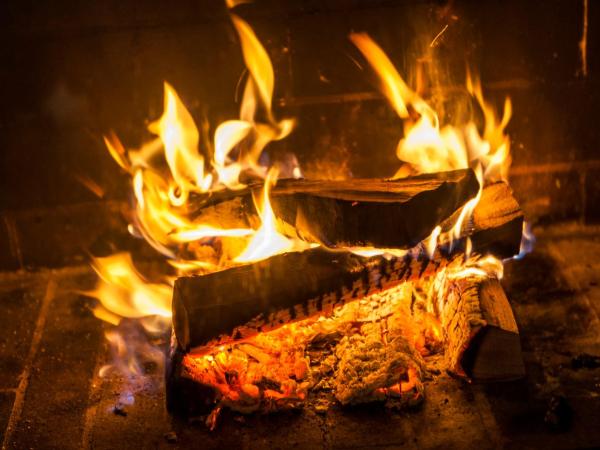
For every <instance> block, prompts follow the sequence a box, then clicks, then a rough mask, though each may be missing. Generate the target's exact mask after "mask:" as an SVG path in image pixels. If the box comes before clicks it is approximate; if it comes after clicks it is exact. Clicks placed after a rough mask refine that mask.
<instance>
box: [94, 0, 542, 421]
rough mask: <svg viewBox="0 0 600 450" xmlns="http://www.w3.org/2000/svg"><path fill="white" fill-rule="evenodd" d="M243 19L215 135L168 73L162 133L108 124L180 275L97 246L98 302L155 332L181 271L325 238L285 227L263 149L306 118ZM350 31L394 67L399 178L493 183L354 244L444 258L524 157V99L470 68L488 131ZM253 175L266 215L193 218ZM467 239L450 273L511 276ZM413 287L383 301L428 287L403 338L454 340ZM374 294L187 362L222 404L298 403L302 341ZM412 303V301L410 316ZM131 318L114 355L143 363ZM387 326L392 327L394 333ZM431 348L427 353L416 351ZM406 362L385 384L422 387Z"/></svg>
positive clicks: (135, 221) (151, 233)
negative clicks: (433, 215) (294, 114)
mask: <svg viewBox="0 0 600 450" xmlns="http://www.w3.org/2000/svg"><path fill="white" fill-rule="evenodd" d="M238 3H240V1H239V0H228V5H229V6H230V8H232V7H234V6H235V5H236V4H238ZM231 19H232V23H233V27H234V28H235V30H236V32H237V34H238V36H239V39H240V45H241V50H242V56H243V60H244V63H245V65H246V68H247V78H246V81H245V86H244V89H243V95H242V100H241V104H240V108H239V117H238V118H235V119H231V120H227V121H225V122H223V123H220V124H218V125H217V126H216V127H215V131H214V135H213V136H212V141H210V139H204V138H203V139H201V137H203V136H201V133H200V131H199V129H198V127H197V126H196V123H195V122H194V119H193V116H192V114H191V113H190V111H189V110H188V109H187V108H186V106H185V104H184V102H183V100H182V99H181V98H180V96H179V95H178V94H177V92H176V91H175V88H174V87H173V86H172V85H170V84H169V83H167V82H165V83H164V102H163V103H164V106H163V112H162V115H161V116H160V118H158V119H157V120H155V121H153V122H151V123H150V125H149V126H148V131H149V132H150V133H151V134H152V136H153V138H152V139H151V140H150V141H149V142H147V143H145V144H144V145H142V146H141V147H140V148H139V149H126V148H125V146H124V145H123V144H122V143H121V142H120V141H119V139H118V138H117V137H116V135H114V134H109V135H107V136H106V137H105V138H104V142H105V144H106V147H107V149H108V151H109V153H110V154H111V155H112V157H113V158H114V159H115V161H116V162H117V163H118V165H119V166H120V167H121V168H122V169H124V170H125V171H126V172H128V174H129V176H130V177H131V186H132V191H133V199H134V204H133V208H132V209H133V211H132V212H133V214H132V216H133V218H132V223H131V225H130V232H131V233H132V234H133V235H134V236H137V237H142V238H144V239H145V240H146V241H147V242H148V243H149V244H150V245H151V246H152V247H153V248H154V249H155V250H156V251H157V252H159V253H160V254H162V255H163V256H164V257H166V258H167V259H168V262H169V264H170V265H171V267H172V268H173V272H174V273H173V274H171V276H170V277H167V276H163V277H162V279H161V280H159V281H158V282H150V281H148V280H147V279H145V277H143V276H142V275H141V274H140V272H139V271H138V270H137V269H136V268H135V266H134V264H133V261H132V259H131V255H129V254H125V253H119V254H115V255H112V256H109V257H105V258H95V259H94V261H93V267H94V269H95V271H96V272H97V274H98V276H99V282H98V285H97V287H96V289H95V290H94V291H93V292H89V293H87V294H88V295H90V296H92V297H95V298H97V299H98V300H99V304H98V306H96V307H95V308H94V314H95V315H96V317H98V318H100V319H102V320H104V321H106V322H108V323H110V324H112V325H114V326H115V327H122V326H124V325H123V323H127V321H124V320H123V319H124V318H134V319H139V320H140V322H141V323H142V325H143V326H144V328H145V329H146V330H147V331H148V332H150V333H155V332H160V331H165V330H167V329H168V328H169V326H170V318H171V296H172V283H173V279H174V278H173V276H174V275H182V274H203V273H207V272H213V271H217V270H221V269H223V268H226V267H230V266H232V265H236V264H246V263H251V262H254V261H259V260H262V259H265V258H268V257H270V256H273V255H276V254H280V253H285V252H292V251H303V250H305V249H307V248H310V247H313V246H316V245H317V244H310V243H307V242H304V241H299V240H297V239H291V238H289V237H286V236H284V235H283V234H282V233H281V232H280V231H279V230H278V222H277V220H278V219H277V217H276V215H275V213H274V210H273V206H272V199H271V190H272V187H273V186H274V185H275V183H276V181H277V176H278V171H277V169H276V168H273V167H271V168H269V167H265V166H262V165H261V164H260V160H261V155H262V153H263V150H264V149H265V147H266V146H267V145H268V144H269V143H270V142H273V141H277V140H280V139H283V138H285V137H286V136H288V135H289V134H290V133H291V131H292V130H293V128H294V120H293V119H289V118H284V119H277V118H276V117H275V115H274V113H273V109H272V103H273V92H274V83H275V76H274V71H273V66H272V64H271V61H270V59H269V56H268V54H267V52H266V50H265V48H264V47H263V46H262V44H261V43H260V41H259V39H258V38H257V36H256V34H255V33H254V31H253V30H252V28H251V27H250V26H249V25H248V23H246V22H245V21H244V20H242V19H241V18H239V17H237V16H236V15H233V14H231ZM350 40H351V41H352V42H353V43H354V44H355V45H356V47H357V48H358V49H359V50H360V52H361V53H362V54H363V55H364V57H365V58H366V60H367V61H368V62H369V63H370V65H371V66H372V67H373V69H374V71H375V73H376V74H377V75H378V77H379V79H380V81H381V90H382V92H383V94H384V95H385V97H386V98H387V99H388V101H389V102H390V104H391V106H392V107H393V108H394V110H395V112H396V113H397V114H398V116H399V117H400V119H402V121H403V125H404V134H403V136H402V138H401V139H400V141H399V143H398V145H397V149H396V154H397V156H398V159H399V160H400V161H401V165H400V168H399V169H398V170H397V172H396V173H395V175H394V178H402V177H406V176H408V175H412V174H419V173H431V172H442V171H449V170H454V169H464V168H469V167H470V168H473V170H474V171H475V173H476V175H477V178H478V180H479V182H480V191H479V193H478V194H477V196H476V197H474V198H473V199H471V200H470V201H469V202H467V203H466V204H465V205H464V206H463V208H462V210H461V211H460V212H459V213H457V216H456V220H455V222H454V225H453V226H452V228H451V229H450V230H448V229H447V228H445V229H444V230H442V228H441V226H437V227H435V228H434V229H433V230H432V231H431V234H430V235H429V237H428V238H427V239H426V240H425V241H424V242H423V243H422V244H421V245H419V246H418V247H416V248H415V249H412V250H400V249H383V248H346V249H344V251H350V252H353V253H356V254H358V255H362V256H365V257H372V256H376V255H390V256H396V257H402V256H405V255H406V254H407V253H409V252H421V253H422V254H425V253H426V254H427V255H428V256H429V258H433V257H434V254H435V252H436V249H438V247H439V246H440V245H449V246H450V248H452V245H453V243H454V242H455V241H457V240H458V239H459V238H460V237H461V230H462V228H463V224H465V223H468V221H469V219H470V217H471V216H472V214H473V210H474V209H475V207H476V206H477V203H478V202H479V200H480V198H481V189H482V188H483V185H484V183H489V182H494V181H498V180H506V178H507V174H508V168H509V166H510V162H511V158H510V142H509V139H508V136H507V135H506V133H505V129H506V127H507V125H508V122H509V120H510V116H511V112H512V111H511V103H510V100H509V99H507V100H506V101H505V104H504V110H503V113H502V115H501V116H500V117H499V116H497V115H496V112H495V110H494V108H493V107H492V106H491V105H490V104H488V103H487V102H486V101H485V100H484V98H483V94H482V90H481V84H480V83H479V80H477V79H476V78H475V77H472V76H470V75H469V74H467V83H466V89H467V91H468V92H469V93H470V95H471V97H472V99H473V101H474V102H475V104H476V105H478V107H479V109H480V110H481V112H482V115H483V119H484V127H483V130H482V131H481V132H480V130H479V129H478V127H477V126H476V124H475V120H474V119H473V118H468V120H466V121H465V122H464V123H463V124H461V125H459V126H452V125H441V121H440V118H439V117H438V115H437V113H436V112H435V111H434V109H433V108H432V107H431V106H430V105H429V104H428V103H427V102H426V101H425V100H424V99H423V98H421V97H420V96H419V95H418V94H417V93H416V92H415V91H413V90H412V89H411V88H410V87H409V86H408V85H407V83H405V81H404V80H403V79H402V77H401V76H400V74H399V72H398V71H397V70H396V68H395V67H394V65H393V63H392V62H391V61H390V59H389V58H388V57H387V55H386V54H385V53H384V52H383V50H382V49H381V48H380V47H379V46H378V45H377V44H376V43H375V42H374V41H373V40H372V39H371V38H370V37H369V36H368V35H367V34H364V33H353V34H351V35H350ZM208 141H210V142H208ZM293 174H294V176H295V177H300V176H301V171H300V168H299V167H295V168H294V169H293ZM242 175H248V176H249V177H253V178H264V187H263V189H262V192H261V193H260V198H258V199H255V200H256V201H255V203H256V211H257V213H258V215H259V217H260V222H261V223H260V226H259V227H258V228H257V229H252V228H229V229H227V228H223V227H221V226H218V225H217V224H214V223H205V222H201V221H198V220H194V219H193V218H191V216H190V211H191V210H193V208H192V206H193V204H194V202H195V201H201V200H202V199H204V198H207V197H208V196H209V195H210V193H212V192H216V191H220V190H224V189H230V190H237V189H242V188H245V187H246V185H245V184H244V183H243V180H245V179H247V178H244V177H243V176H242ZM198 199H199V200H198ZM524 236H525V238H524V243H523V246H524V247H523V248H525V247H526V245H527V242H528V241H530V240H531V239H529V240H528V239H527V238H528V237H529V236H528V233H526V231H525V230H524ZM231 241H235V242H236V244H239V245H238V246H239V248H238V250H239V249H241V248H243V250H241V251H240V252H234V253H233V254H228V255H223V254H219V255H216V256H215V255H212V256H207V255H206V254H205V253H203V252H202V250H201V249H200V247H211V246H212V247H211V250H214V248H216V247H218V246H219V245H215V242H216V243H220V244H224V243H226V242H231ZM240 243H241V244H240ZM466 247H467V250H466V255H465V258H464V259H465V260H464V262H463V263H462V264H461V265H460V266H459V267H452V268H447V269H445V270H444V272H443V276H446V277H449V278H450V279H452V278H453V277H455V278H458V277H465V276H482V277H484V276H487V277H490V276H492V277H496V278H501V277H502V262H501V261H499V260H498V259H496V258H494V257H493V256H485V257H481V256H480V255H470V253H471V249H470V241H468V240H467V242H466ZM215 253H216V250H215ZM235 255H237V256H235ZM405 289H409V287H408V286H405V285H402V286H400V287H399V288H398V291H397V292H396V291H395V292H389V293H388V294H387V295H388V297H386V298H387V299H388V300H389V302H388V303H389V305H387V306H386V305H384V304H383V303H381V304H377V305H376V307H377V308H380V309H381V310H382V311H383V310H385V311H386V312H385V314H387V316H385V315H384V313H383V312H381V311H379V310H377V311H375V312H376V313H377V314H381V315H380V316H378V319H380V318H381V317H384V320H383V322H386V321H387V322H389V320H388V317H391V315H392V314H394V313H393V312H390V311H388V310H389V309H390V308H391V306H390V305H396V304H400V302H402V301H404V300H406V299H408V300H411V299H412V300H413V301H414V299H415V298H416V297H419V296H421V297H422V299H421V303H423V304H425V305H426V307H424V308H423V310H422V311H419V313H418V315H419V319H418V323H416V322H415V324H410V325H406V324H404V322H402V321H403V320H404V319H402V318H398V319H397V321H398V323H400V322H402V325H403V326H404V325H406V332H405V336H402V339H406V340H407V341H408V342H410V345H412V346H413V347H414V348H415V349H417V351H418V353H419V355H427V354H428V353H429V349H430V348H433V347H435V346H437V345H439V344H440V343H441V342H443V340H444V335H443V334H444V332H443V330H442V328H441V325H440V321H439V319H438V317H437V316H436V307H435V305H431V303H430V302H429V303H428V302H427V295H425V294H423V295H422V294H420V293H418V292H416V290H415V291H414V292H413V291H411V292H410V293H409V294H410V295H409V294H407V292H405V291H404V290H405ZM410 289H412V288H410ZM390 299H391V300H390ZM361 302H362V300H361V299H359V300H358V301H355V302H353V303H352V304H350V305H347V306H345V307H344V308H343V309H342V310H341V311H338V312H337V313H336V316H335V317H334V318H327V319H325V318H319V317H312V318H309V319H307V320H305V321H304V322H301V323H296V324H289V325H285V326H283V327H281V328H280V329H278V330H275V331H273V332H269V333H262V334H259V335H258V336H256V337H254V338H252V339H250V340H248V341H245V342H243V343H235V344H230V345H229V344H228V345H226V346H219V347H215V348H213V349H212V351H211V353H210V354H208V355H204V356H202V357H194V356H193V355H187V356H186V358H188V360H189V361H188V365H189V367H191V368H192V370H194V371H196V376H197V377H198V378H199V379H202V380H204V381H206V382H207V383H208V384H210V385H211V386H214V387H215V388H216V389H217V390H218V391H219V395H220V397H221V399H220V404H219V405H218V407H217V409H215V411H218V410H220V408H221V407H222V406H230V407H233V408H237V409H238V410H241V411H244V412H245V411H254V410H256V409H258V407H259V405H260V402H261V399H262V400H263V401H264V400H268V401H269V402H271V403H273V404H275V403H283V404H292V403H294V402H295V401H297V400H302V399H304V398H305V397H306V395H307V392H308V389H309V386H310V383H309V381H310V380H309V378H310V377H309V376H308V375H307V374H308V373H310V370H311V368H310V367H309V363H308V359H307V358H306V357H305V356H304V353H301V352H299V351H297V349H298V348H301V349H302V350H303V349H304V348H305V347H306V346H307V345H308V344H309V341H311V340H312V339H314V338H315V336H317V335H320V334H323V335H327V334H331V333H332V332H335V331H336V329H337V328H341V327H342V326H343V327H345V328H346V329H347V330H353V329H354V328H355V327H356V326H357V324H359V325H360V324H363V323H371V322H375V320H374V319H373V317H374V316H375V315H376V314H375V312H372V314H371V315H370V316H368V317H367V314H366V313H367V312H368V310H367V307H365V306H364V304H363V303H361ZM372 303H377V301H373V302H372ZM405 303H406V302H405ZM396 306H397V305H396ZM373 308H375V307H373ZM386 308H387V309H386ZM411 308H412V306H411ZM438 310H439V308H438ZM410 314H412V310H411V312H410V313H408V312H407V314H406V316H407V317H408V316H410ZM400 316H402V315H400ZM357 318H360V320H358V319H357ZM396 325H398V324H396ZM360 326H363V325H360ZM417 328H418V329H417ZM119 330H120V329H119V328H116V329H114V330H111V331H110V332H108V333H107V339H108V340H109V342H110V343H111V346H112V349H113V352H114V353H115V355H116V356H115V358H116V359H117V360H118V361H119V360H120V361H121V362H120V363H118V364H115V366H116V367H118V368H119V369H120V370H122V371H123V372H128V373H140V371H139V370H138V369H139V366H138V364H137V362H136V358H135V352H133V351H131V349H129V348H128V343H129V342H130V340H128V337H127V336H123V334H122V333H121V332H120V331H119ZM396 331H397V330H396ZM387 332H388V330H384V331H383V332H382V335H386V333H387ZM348 334H350V332H349V331H348ZM136 339H138V338H136ZM386 339H387V338H386V337H385V336H384V337H382V340H383V343H384V344H385V345H387V344H388V342H387V341H386ZM138 341H139V339H138ZM419 355H416V356H415V361H416V360H418V359H419ZM417 362H418V361H417ZM413 363H415V362H414V361H413ZM411 364H412V363H411ZM349 365H351V364H349ZM104 372H106V370H104ZM232 373H235V374H236V375H235V377H233V378H232V377H231V376H230V375H231V374H232ZM396 375H397V378H396V379H394V381H393V383H392V384H391V385H389V386H387V385H386V386H384V387H378V388H377V389H375V393H378V394H381V395H384V396H387V395H391V396H396V397H401V396H404V395H405V394H406V393H408V392H412V391H415V392H416V391H418V389H420V388H421V382H420V373H419V371H418V364H417V363H415V364H414V365H408V366H407V369H406V372H405V373H403V374H401V375H399V374H396ZM268 377H272V378H274V379H275V380H280V381H281V383H280V387H279V388H280V389H279V390H273V389H270V388H268V387H267V388H265V387H264V386H262V385H261V383H263V381H262V380H263V378H268Z"/></svg>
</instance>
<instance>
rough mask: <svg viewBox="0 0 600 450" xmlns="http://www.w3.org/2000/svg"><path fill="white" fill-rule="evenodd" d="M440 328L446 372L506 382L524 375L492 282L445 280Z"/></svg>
mask: <svg viewBox="0 0 600 450" xmlns="http://www.w3.org/2000/svg"><path fill="white" fill-rule="evenodd" d="M438 295H442V296H443V300H442V301H443V302H445V303H444V308H443V311H442V326H443V328H444V331H445V338H446V348H445V356H444V358H445V361H446V366H447V367H448V369H449V370H450V371H451V372H452V373H454V374H456V375H459V376H464V377H467V378H469V379H471V380H474V381H508V380H514V379H517V378H521V377H523V376H524V375H525V368H524V365H523V359H522V355H521V342H520V339H519V331H518V328H517V323H516V321H515V318H514V315H513V312H512V309H511V306H510V304H509V302H508V299H507V297H506V295H505V293H504V290H503V289H502V286H501V285H500V282H499V281H498V280H497V279H495V278H482V277H477V276H469V277H465V278H459V279H456V280H447V281H446V282H445V286H444V288H443V289H441V291H440V292H439V294H438Z"/></svg>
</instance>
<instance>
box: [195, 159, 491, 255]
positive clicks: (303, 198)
mask: <svg viewBox="0 0 600 450" xmlns="http://www.w3.org/2000/svg"><path fill="white" fill-rule="evenodd" d="M262 189H263V185H262V184H259V185H256V184H255V185H252V186H249V187H247V188H245V189H242V190H239V191H219V192H216V193H213V194H211V195H210V196H206V197H195V198H194V199H193V200H192V202H191V203H192V206H191V210H190V212H189V214H190V216H191V217H192V218H193V220H195V221H198V222H202V223H205V224H209V225H213V226H219V227H224V228H242V227H249V226H254V227H256V226H257V224H258V223H259V222H260V221H259V218H258V215H257V213H256V208H255V206H254V199H253V197H255V196H257V195H259V194H260V191H261V190H262ZM478 190H479V183H478V181H477V178H476V177H475V174H474V172H473V171H472V170H471V169H463V170H456V171H452V172H441V173H436V174H426V175H419V176H415V177H410V178H404V179H400V180H375V179H351V180H342V181H327V180H317V181H315V180H312V181H309V180H294V179H285V180H280V181H279V182H278V184H277V185H276V186H275V187H274V188H273V189H272V190H271V204H272V207H273V211H274V213H275V215H276V216H277V218H278V226H279V228H280V231H281V232H282V233H284V234H286V235H288V236H290V237H295V238H300V239H302V240H306V241H309V242H316V243H320V244H322V245H324V246H326V247H332V248H333V247H349V246H351V247H357V246H358V247H367V246H372V247H379V248H404V249H407V248H411V247H414V246H415V245H417V244H418V243H419V242H421V241H422V240H423V239H425V238H426V237H427V236H428V235H429V233H431V230H432V229H433V228H434V227H435V226H436V225H438V224H440V223H441V222H442V221H444V220H445V219H447V218H448V217H450V216H451V215H452V214H453V213H454V212H455V211H456V210H457V209H459V208H460V207H461V206H462V205H464V204H465V203H466V202H467V201H468V200H469V199H471V198H473V197H474V196H475V195H476V194H477V191H478Z"/></svg>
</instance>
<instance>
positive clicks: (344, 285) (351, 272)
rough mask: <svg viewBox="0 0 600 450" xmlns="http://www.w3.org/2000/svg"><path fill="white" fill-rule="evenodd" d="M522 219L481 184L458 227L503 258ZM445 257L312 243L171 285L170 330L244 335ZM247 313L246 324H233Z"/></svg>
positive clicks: (414, 273)
mask: <svg viewBox="0 0 600 450" xmlns="http://www.w3.org/2000/svg"><path fill="white" fill-rule="evenodd" d="M488 201H490V202H491V201H493V202H494V206H489V205H488V204H487V202H488ZM522 222H523V216H522V213H521V211H520V209H519V206H518V204H517V202H516V201H515V200H514V198H513V197H512V195H511V192H510V188H509V187H508V186H507V185H506V184H504V183H498V184H495V185H492V186H489V187H486V188H485V189H484V191H483V194H482V199H481V201H480V202H479V204H478V206H477V208H476V209H475V211H474V214H473V220H472V221H471V223H468V224H464V227H463V228H464V229H463V233H464V234H465V235H468V236H469V237H470V239H471V241H472V243H473V250H474V251H475V252H477V253H480V254H486V253H490V252H492V253H494V254H495V255H496V256H498V257H509V256H512V255H514V254H516V253H518V250H519V244H520V240H521V230H522ZM448 227H449V226H448ZM496 232H497V233H496ZM453 247H454V248H453V252H452V255H460V254H461V251H462V248H463V247H464V239H463V243H462V244H458V245H454V246H453ZM448 259H449V256H448V255H447V254H442V253H441V252H438V254H437V255H436V257H434V259H433V260H431V261H430V260H429V259H428V258H427V257H426V256H425V255H420V256H419V257H418V258H416V259H415V258H412V257H410V256H406V257H403V258H392V259H389V260H388V259H386V258H384V257H372V258H363V257H360V256H357V255H353V254H349V253H346V252H340V253H332V252H327V251H325V250H323V249H320V248H318V249H312V250H308V251H305V252H303V253H290V254H285V255H278V256H274V257H272V258H270V259H268V260H265V261H261V262H258V263H254V264H250V265H247V266H242V267H236V268H232V269H228V270H225V271H222V272H216V273H212V274H209V275H204V276H202V277H183V278H180V279H178V280H177V282H176V283H175V290H174V294H173V324H174V328H175V333H176V336H177V339H178V340H179V343H180V345H181V346H182V348H183V349H185V350H186V351H188V350H189V349H190V348H192V347H196V346H202V345H205V344H207V343H208V341H210V340H211V339H215V338H218V337H220V336H222V335H229V336H233V337H234V338H243V337H244V333H246V334H247V333H251V332H254V333H255V332H258V331H261V330H267V329H272V328H274V327H277V326H279V325H280V324H282V323H285V322H286V321H293V320H296V319H301V318H304V317H306V315H312V314H315V313H317V312H320V311H324V312H327V311H330V310H331V309H332V308H333V306H334V305H337V304H340V303H343V302H345V301H347V300H348V299H351V298H357V297H358V296H362V295H366V294H368V293H369V292H372V291H374V290H376V289H387V288H389V287H392V286H394V285H395V284H398V283H400V282H403V281H406V280H408V279H416V278H418V277H419V276H423V275H424V274H426V273H427V274H430V275H431V274H434V273H435V272H436V271H437V270H439V269H441V268H442V267H444V265H445V264H446V263H447V262H448ZM258 316H260V317H258ZM255 318H257V320H255V321H254V322H253V323H251V324H250V325H251V326H247V327H242V326H241V325H244V324H246V323H248V322H249V321H251V320H253V319H255ZM236 332H237V333H236ZM236 334H237V335H236Z"/></svg>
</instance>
